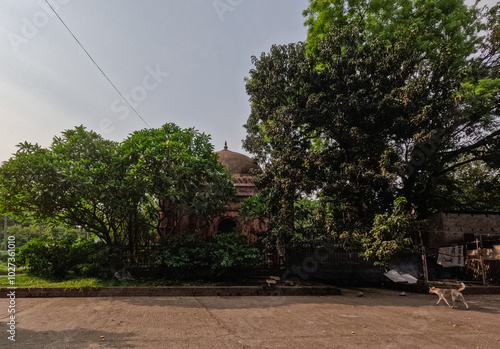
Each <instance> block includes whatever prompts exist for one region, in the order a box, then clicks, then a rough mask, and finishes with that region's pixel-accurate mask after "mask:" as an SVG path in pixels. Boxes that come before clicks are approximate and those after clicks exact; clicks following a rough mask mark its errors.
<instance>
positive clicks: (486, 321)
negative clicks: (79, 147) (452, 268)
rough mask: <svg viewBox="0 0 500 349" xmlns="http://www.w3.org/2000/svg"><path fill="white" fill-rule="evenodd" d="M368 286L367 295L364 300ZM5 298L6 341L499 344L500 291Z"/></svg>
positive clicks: (77, 348) (76, 347)
mask: <svg viewBox="0 0 500 349" xmlns="http://www.w3.org/2000/svg"><path fill="white" fill-rule="evenodd" d="M360 291H362V292H363V294H364V295H365V297H358V292H360ZM8 301H9V300H8V299H5V298H2V299H0V333H1V337H0V348H22V349H30V348H65V349H66V348H71V349H84V348H186V349H187V348H189V349H193V348H398V349H399V348H425V349H429V348H473V349H476V348H491V349H493V348H500V326H499V324H500V296H497V295H470V296H466V301H467V302H468V304H469V306H470V308H471V309H470V310H466V309H465V307H464V306H463V304H462V303H459V302H457V305H458V307H457V308H456V309H450V308H448V307H447V306H445V305H444V304H443V302H441V304H439V306H434V304H435V302H436V301H437V296H435V295H425V294H407V295H406V296H400V292H399V291H391V290H380V289H355V290H354V289H342V295H341V296H323V297H315V296H313V297H309V296H307V297H302V296H289V297H279V296H278V297H127V298H125V297H116V298H20V299H16V309H17V312H16V325H15V326H16V332H15V340H16V341H15V342H12V341H10V340H8V338H7V337H8V336H10V334H9V333H8V332H7V330H8V325H7V322H8V321H9V318H8V316H9V314H8V312H7V309H8V304H9V303H8Z"/></svg>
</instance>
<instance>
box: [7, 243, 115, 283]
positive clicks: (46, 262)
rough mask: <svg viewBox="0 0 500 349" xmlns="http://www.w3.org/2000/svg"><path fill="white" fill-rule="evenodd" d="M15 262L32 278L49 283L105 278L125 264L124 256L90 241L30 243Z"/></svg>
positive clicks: (113, 249)
mask: <svg viewBox="0 0 500 349" xmlns="http://www.w3.org/2000/svg"><path fill="white" fill-rule="evenodd" d="M16 262H17V264H18V265H20V266H25V267H26V269H27V272H28V273H29V274H30V275H33V276H40V277H45V278H52V279H63V278H65V277H68V276H70V275H71V276H74V277H102V278H109V277H112V276H113V275H114V273H115V272H116V271H117V270H120V269H121V268H123V266H124V264H125V254H124V253H123V251H120V250H118V249H116V248H112V247H110V246H108V245H106V244H104V243H102V242H94V241H91V240H81V241H78V240H76V241H71V240H40V239H33V240H32V241H30V242H28V243H27V244H26V245H24V246H22V247H21V248H19V250H18V256H17V259H16Z"/></svg>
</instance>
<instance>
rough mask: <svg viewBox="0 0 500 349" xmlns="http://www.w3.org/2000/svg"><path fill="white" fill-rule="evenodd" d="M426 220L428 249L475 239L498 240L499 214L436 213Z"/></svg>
mask: <svg viewBox="0 0 500 349" xmlns="http://www.w3.org/2000/svg"><path fill="white" fill-rule="evenodd" d="M428 219H429V223H430V224H429V226H428V228H427V229H426V233H427V234H426V240H427V241H426V245H427V246H429V247H444V246H451V245H454V244H458V245H460V244H464V243H466V242H472V241H474V240H475V239H484V240H500V213H474V212H471V213H465V212H437V213H435V214H433V215H432V216H430V217H429V218H428Z"/></svg>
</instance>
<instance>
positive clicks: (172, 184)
mask: <svg viewBox="0 0 500 349" xmlns="http://www.w3.org/2000/svg"><path fill="white" fill-rule="evenodd" d="M119 152H120V154H122V156H123V159H124V164H125V166H126V175H127V178H128V180H129V182H130V185H132V186H138V187H139V188H140V191H141V192H143V193H146V194H147V195H146V196H145V197H144V203H145V209H146V211H147V212H148V214H149V217H150V220H151V221H154V222H155V223H156V225H155V228H156V229H157V231H158V232H159V233H160V235H161V236H162V237H163V236H168V235H171V234H172V233H173V232H174V231H175V228H176V225H177V224H178V223H179V222H180V220H181V219H182V218H183V217H185V216H186V215H191V214H195V215H197V216H198V217H199V218H200V219H203V218H204V219H205V220H206V223H208V222H210V220H211V218H212V217H213V216H214V215H216V214H219V213H220V212H221V211H222V210H223V209H224V206H225V204H226V203H227V201H228V199H229V198H232V197H233V196H234V195H235V188H234V184H233V182H232V179H231V175H230V174H229V173H228V172H227V170H226V169H225V168H224V166H223V165H222V164H221V163H220V162H219V161H218V157H217V154H216V153H215V152H214V148H213V146H212V144H211V143H210V137H209V136H208V135H206V134H204V133H199V132H198V131H196V130H195V129H193V128H188V129H182V128H180V127H178V126H177V125H174V124H171V123H169V124H165V125H163V126H162V127H160V128H157V129H144V130H141V131H136V132H134V133H132V134H131V135H130V137H128V138H127V139H126V140H125V141H124V142H123V143H122V144H121V145H120V149H119ZM158 210H159V211H158ZM159 212H160V219H157V218H158V213H159ZM202 223H203V222H202ZM160 226H161V227H162V229H160Z"/></svg>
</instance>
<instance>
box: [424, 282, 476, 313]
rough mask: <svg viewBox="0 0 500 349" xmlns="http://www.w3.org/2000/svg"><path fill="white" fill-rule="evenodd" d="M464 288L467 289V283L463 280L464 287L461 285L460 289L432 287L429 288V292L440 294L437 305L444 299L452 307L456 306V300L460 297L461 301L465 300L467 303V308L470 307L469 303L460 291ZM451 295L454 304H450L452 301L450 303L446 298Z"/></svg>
mask: <svg viewBox="0 0 500 349" xmlns="http://www.w3.org/2000/svg"><path fill="white" fill-rule="evenodd" d="M463 290H465V285H464V283H463V282H462V287H460V288H459V289H458V290H455V289H446V288H435V287H431V288H430V289H429V293H434V294H437V295H438V296H439V299H438V301H437V303H436V304H435V305H438V304H439V302H441V300H444V302H445V303H446V304H448V306H449V307H450V308H453V307H454V306H455V300H456V299H458V300H459V301H461V302H463V303H464V304H465V307H466V308H467V309H469V306H468V305H467V303H465V299H464V296H463V295H462V293H461V292H460V291H463ZM450 295H451V301H452V304H453V305H450V303H448V301H447V300H446V297H447V296H450Z"/></svg>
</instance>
